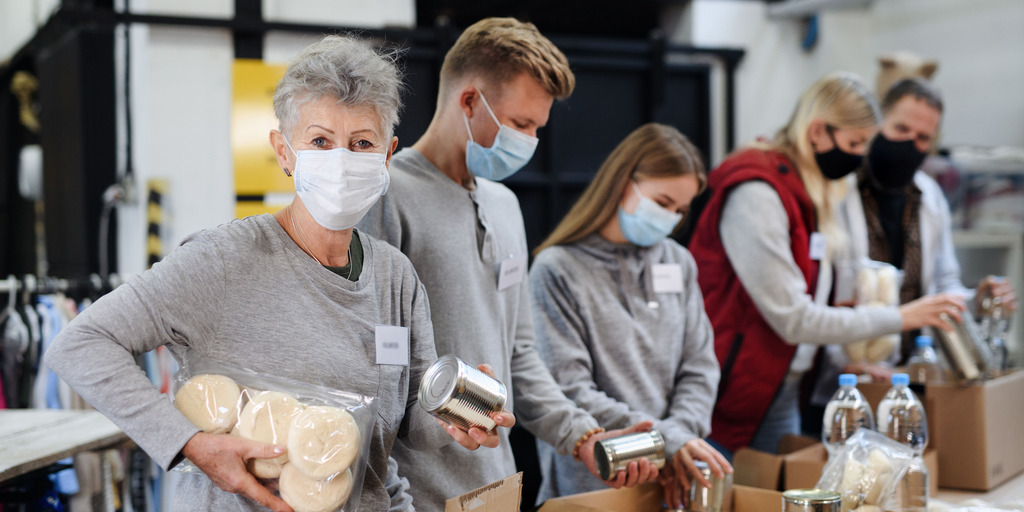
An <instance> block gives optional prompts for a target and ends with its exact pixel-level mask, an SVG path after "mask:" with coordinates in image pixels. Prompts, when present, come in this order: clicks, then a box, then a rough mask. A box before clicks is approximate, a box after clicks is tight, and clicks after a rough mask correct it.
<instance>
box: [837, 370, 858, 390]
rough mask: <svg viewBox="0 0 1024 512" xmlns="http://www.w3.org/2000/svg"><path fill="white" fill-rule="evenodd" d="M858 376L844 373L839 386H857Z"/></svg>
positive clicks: (840, 376)
mask: <svg viewBox="0 0 1024 512" xmlns="http://www.w3.org/2000/svg"><path fill="white" fill-rule="evenodd" d="M856 385H857V376H856V375H854V374H852V373H844V374H841V375H839V386H840V387H844V386H856Z"/></svg>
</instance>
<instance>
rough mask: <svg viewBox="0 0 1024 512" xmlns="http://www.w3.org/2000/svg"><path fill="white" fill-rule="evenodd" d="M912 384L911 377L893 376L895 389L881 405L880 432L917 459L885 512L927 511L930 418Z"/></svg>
mask: <svg viewBox="0 0 1024 512" xmlns="http://www.w3.org/2000/svg"><path fill="white" fill-rule="evenodd" d="M909 384H910V376H909V375H907V374H905V373H896V374H893V376H892V388H890V389H889V391H888V392H887V393H886V394H885V397H884V398H882V401H881V402H879V403H878V431H879V432H881V433H882V434H885V435H886V436H887V437H889V439H892V440H894V441H896V442H899V443H903V444H905V445H907V446H909V447H910V449H911V450H913V451H914V460H913V462H912V463H911V465H910V467H909V468H908V469H907V473H906V474H905V475H904V476H903V479H902V480H901V481H900V482H898V483H897V484H896V489H895V491H894V492H893V495H892V497H891V498H890V501H889V505H888V506H887V507H886V510H891V511H901V512H911V511H913V512H924V511H926V510H927V509H928V468H927V466H925V464H924V460H923V459H922V458H921V454H922V453H924V448H925V446H927V445H928V419H927V417H926V416H925V411H924V405H922V404H921V400H919V399H918V398H917V395H915V394H914V392H913V391H911V390H910V388H909V387H907V386H908V385H909Z"/></svg>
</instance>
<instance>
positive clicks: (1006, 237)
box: [953, 231, 1024, 365]
mask: <svg viewBox="0 0 1024 512" xmlns="http://www.w3.org/2000/svg"><path fill="white" fill-rule="evenodd" d="M953 245H954V246H955V247H956V256H957V259H958V260H959V262H960V276H961V280H962V281H963V283H964V285H965V286H967V287H970V288H973V287H975V286H977V285H978V282H979V281H980V280H981V279H982V278H984V277H985V276H987V275H990V274H994V275H1003V276H1006V277H1007V278H1009V279H1010V282H1011V283H1013V287H1014V290H1015V291H1016V292H1017V297H1018V305H1019V306H1022V307H1018V308H1017V312H1016V313H1015V314H1014V316H1013V320H1012V321H1011V322H1010V332H1009V335H1008V336H1007V340H1006V342H1007V346H1008V348H1009V350H1010V357H1011V359H1012V360H1013V361H1014V362H1016V363H1017V365H1022V364H1024V304H1022V303H1021V299H1022V298H1024V234H1022V233H994V232H978V231H954V232H953Z"/></svg>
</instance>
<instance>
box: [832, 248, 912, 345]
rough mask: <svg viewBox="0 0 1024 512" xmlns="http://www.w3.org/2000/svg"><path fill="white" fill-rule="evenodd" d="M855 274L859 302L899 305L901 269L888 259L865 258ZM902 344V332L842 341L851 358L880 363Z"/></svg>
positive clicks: (855, 291) (857, 300)
mask: <svg viewBox="0 0 1024 512" xmlns="http://www.w3.org/2000/svg"><path fill="white" fill-rule="evenodd" d="M856 275H857V280H856V285H855V287H854V296H855V298H856V304H857V305H858V306H899V304H900V287H901V286H902V285H903V271H902V270H898V269H897V268H896V267H894V266H892V265H890V264H888V263H883V262H880V261H874V260H869V259H866V258H865V259H862V260H861V261H860V262H858V265H857V272H856ZM899 344H900V335H899V334H887V335H884V336H879V337H877V338H873V339H870V340H863V341H858V342H854V343H847V344H845V345H843V351H844V352H845V353H846V357H847V358H849V360H850V361H851V362H857V363H863V362H867V363H881V362H883V361H886V360H888V359H889V357H890V356H892V355H893V354H894V353H895V352H896V348H897V347H899Z"/></svg>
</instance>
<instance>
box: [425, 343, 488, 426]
mask: <svg viewBox="0 0 1024 512" xmlns="http://www.w3.org/2000/svg"><path fill="white" fill-rule="evenodd" d="M507 396H508V395H507V394H506V392H505V385H504V384H502V383H501V382H500V381H498V380H497V379H495V378H493V377H491V376H490V375H487V374H486V373H484V372H482V371H480V370H477V369H476V368H473V367H471V366H469V365H468V364H466V363H464V362H462V360H461V359H459V358H457V357H455V356H453V355H451V354H448V355H444V356H441V357H440V358H439V359H438V360H437V361H434V364H432V365H430V367H429V368H427V371H426V372H425V373H424V374H423V380H421V381H420V393H419V401H420V406H422V407H423V408H424V409H426V410H427V412H429V413H430V414H433V415H434V416H437V417H438V418H441V419H442V420H444V421H447V422H448V423H451V424H452V425H456V426H458V427H462V428H464V429H468V428H470V427H479V428H482V429H484V430H491V429H493V428H494V426H495V423H494V420H492V419H491V417H490V414H489V413H491V412H492V411H493V412H500V411H501V410H502V408H504V407H505V399H506V398H507Z"/></svg>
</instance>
